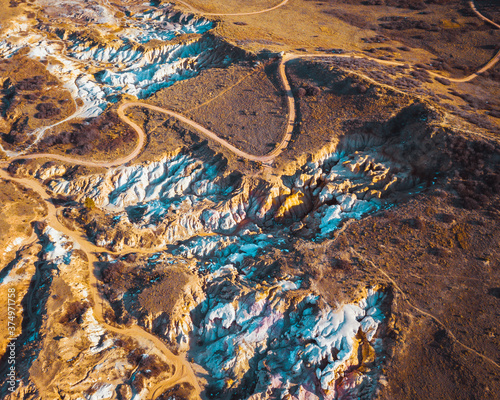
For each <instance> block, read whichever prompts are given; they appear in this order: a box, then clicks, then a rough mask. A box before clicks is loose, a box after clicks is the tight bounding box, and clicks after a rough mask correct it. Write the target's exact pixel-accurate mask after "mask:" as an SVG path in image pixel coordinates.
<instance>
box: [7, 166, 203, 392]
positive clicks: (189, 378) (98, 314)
mask: <svg viewBox="0 0 500 400" xmlns="http://www.w3.org/2000/svg"><path fill="white" fill-rule="evenodd" d="M0 178H2V179H5V180H10V181H13V182H16V183H18V184H20V185H22V186H24V187H27V188H29V189H31V190H33V191H35V192H36V193H38V194H39V195H40V197H41V198H42V200H43V201H44V202H45V204H46V205H47V216H46V221H47V223H48V225H49V226H51V227H52V228H54V229H55V230H57V231H59V232H61V233H63V234H65V235H66V236H68V237H69V239H70V240H71V241H73V242H74V243H77V244H78V245H79V246H80V248H81V250H82V251H83V252H84V253H85V255H86V256H87V258H88V269H89V277H90V282H89V288H90V294H91V297H92V300H93V303H94V305H93V312H94V317H95V319H96V320H97V321H98V322H99V323H100V324H101V325H102V326H103V327H104V328H105V329H106V330H108V331H110V332H114V333H117V334H120V335H125V336H130V337H131V338H142V339H144V340H145V341H146V342H148V343H150V345H151V346H152V347H155V348H156V349H158V350H159V351H160V352H161V353H163V354H164V355H165V357H166V358H167V359H168V361H169V363H171V364H172V366H173V368H174V374H173V376H171V377H169V378H167V379H165V380H162V381H161V382H160V383H159V384H157V385H156V386H155V387H154V390H152V392H153V393H157V394H158V395H160V394H161V393H163V392H164V391H165V390H167V389H168V388H171V387H172V386H174V385H176V384H177V383H180V382H187V383H189V384H191V385H192V386H193V387H194V388H195V389H196V390H197V392H198V393H200V391H201V389H200V387H199V385H198V380H197V379H196V376H195V375H194V372H193V370H192V369H191V366H190V365H189V363H188V362H187V361H186V360H185V359H184V358H182V357H179V356H176V355H175V354H173V353H172V352H171V351H170V350H169V349H168V348H167V346H166V345H165V344H164V343H163V342H162V341H161V340H160V339H159V338H158V337H156V336H155V335H152V334H150V333H149V332H147V331H145V330H144V329H142V328H140V327H139V326H137V325H134V326H132V327H130V328H118V327H115V326H112V325H109V324H108V323H106V322H105V320H104V317H103V307H102V301H101V298H100V295H99V292H98V289H97V288H98V282H97V278H96V276H95V274H94V269H93V266H94V263H96V262H97V258H96V256H95V252H102V251H103V249H102V248H100V247H97V246H95V245H94V244H93V243H91V242H89V241H88V239H87V237H86V236H85V235H84V234H81V233H78V232H75V231H72V230H70V229H68V228H67V227H65V226H64V225H62V224H61V223H60V222H59V220H58V218H57V212H56V208H55V206H54V204H53V203H52V201H51V198H50V196H49V195H48V194H47V192H46V191H45V189H44V187H43V186H42V185H41V184H40V183H39V182H38V181H35V180H33V179H28V178H14V177H12V176H10V175H9V174H8V173H7V172H6V171H5V170H4V169H0ZM29 300H30V302H31V301H32V296H30V297H29ZM27 309H28V313H29V315H30V316H32V314H31V310H32V304H28V305H27ZM151 398H153V397H151Z"/></svg>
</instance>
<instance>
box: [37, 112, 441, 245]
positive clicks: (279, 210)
mask: <svg viewBox="0 0 500 400" xmlns="http://www.w3.org/2000/svg"><path fill="white" fill-rule="evenodd" d="M422 110H424V109H423V108H422V107H421V106H419V105H416V106H412V107H409V109H407V110H403V111H402V112H401V113H400V114H399V115H398V116H396V117H395V118H394V119H393V120H391V121H389V122H388V123H387V124H386V125H385V126H382V127H379V128H378V129H379V130H381V129H382V128H385V130H383V131H382V130H381V131H380V132H376V131H372V132H371V133H367V132H364V133H351V134H347V135H345V136H342V137H340V138H339V139H338V141H337V142H335V143H332V144H331V145H329V146H327V147H326V148H324V149H322V150H321V151H319V152H318V153H317V154H315V155H312V156H310V157H309V161H306V162H305V163H304V164H302V165H300V164H298V165H297V164H296V165H295V167H294V168H293V167H292V166H288V167H287V173H286V175H281V176H280V175H274V176H271V178H270V179H269V180H263V179H255V178H250V177H248V176H246V175H242V174H240V173H236V172H232V173H231V171H229V169H228V168H227V166H226V161H225V160H224V159H223V158H222V157H221V156H220V155H219V156H215V157H214V156H213V153H212V152H211V151H210V150H209V149H208V148H206V147H205V148H204V149H203V148H202V149H201V150H200V149H198V150H197V151H196V152H195V153H193V154H188V153H186V152H183V151H180V152H177V153H175V154H172V155H170V156H167V157H165V158H163V159H161V160H160V161H157V162H150V163H144V164H140V165H134V166H130V167H119V168H115V169H111V170H109V171H108V172H107V173H106V174H104V175H103V174H99V175H89V176H85V177H81V178H78V179H72V180H68V179H65V177H64V175H63V176H62V177H60V178H54V179H52V180H50V182H49V187H50V189H51V190H52V191H53V192H54V193H56V194H64V195H67V196H71V197H73V198H74V199H75V200H77V201H79V202H82V203H83V202H84V200H85V199H86V198H91V199H93V200H94V202H95V204H96V205H97V206H98V207H100V208H102V209H103V210H104V211H105V212H106V213H107V214H108V215H109V216H112V217H113V218H112V219H113V223H112V226H111V227H110V226H109V225H106V226H99V224H98V223H93V224H92V230H93V232H92V234H93V235H94V238H95V240H96V243H98V244H99V245H105V246H111V247H115V248H121V247H123V245H124V244H126V245H129V246H132V247H134V246H159V245H165V244H168V243H173V242H175V241H179V240H186V239H188V238H190V237H193V236H196V235H200V234H207V233H222V234H228V235H229V234H234V233H235V232H237V231H238V230H240V229H246V228H248V229H250V230H254V231H255V232H259V231H261V230H265V229H268V228H269V227H270V226H276V223H278V224H281V225H283V226H284V227H287V226H290V225H291V227H292V229H293V230H294V231H296V232H302V233H303V234H304V235H306V236H310V235H314V236H319V237H327V236H328V235H329V234H330V233H331V232H332V231H334V230H335V229H337V228H338V227H339V225H340V224H341V223H342V221H345V220H346V219H350V218H354V219H359V218H361V217H362V216H363V215H365V214H367V213H370V212H373V211H375V210H377V209H379V208H381V207H385V206H388V205H391V204H394V203H396V202H399V201H402V200H403V199H404V198H405V197H407V196H408V195H410V194H412V193H414V192H416V191H418V190H421V189H422V188H424V187H426V186H427V185H429V184H432V183H433V180H434V179H435V178H436V177H437V175H438V174H439V173H440V172H442V170H443V169H446V165H447V159H446V157H444V156H443V157H435V156H433V155H434V154H436V147H435V146H436V143H438V142H439V141H441V140H442V139H443V138H444V136H445V132H444V131H438V130H436V129H434V130H432V129H431V128H430V127H426V126H425V124H419V125H417V128H419V129H422V130H421V131H416V130H409V128H408V127H407V126H405V125H404V124H403V125H402V123H401V121H399V122H398V120H402V119H403V118H405V115H406V114H408V113H415V112H422ZM424 111H425V110H424ZM413 128H415V127H413ZM51 168H53V167H51ZM54 173H56V172H55V171H54ZM38 175H39V176H42V175H43V176H44V177H45V178H47V177H48V175H49V173H48V172H46V171H38ZM94 222H95V221H94ZM292 224H293V225H292ZM110 228H111V229H110ZM131 228H133V229H131ZM148 230H149V231H150V232H151V234H153V235H154V237H155V239H154V241H151V243H146V242H144V237H145V236H144V232H145V231H148ZM118 232H119V235H117V233H118ZM118 236H119V237H118Z"/></svg>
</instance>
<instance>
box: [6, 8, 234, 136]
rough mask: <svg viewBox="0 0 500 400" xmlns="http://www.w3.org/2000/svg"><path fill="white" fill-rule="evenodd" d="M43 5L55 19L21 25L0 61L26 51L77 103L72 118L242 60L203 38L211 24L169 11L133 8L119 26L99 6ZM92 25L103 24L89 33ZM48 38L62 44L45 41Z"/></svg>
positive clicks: (226, 46) (21, 22) (96, 112)
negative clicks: (79, 103)
mask: <svg viewBox="0 0 500 400" xmlns="http://www.w3.org/2000/svg"><path fill="white" fill-rule="evenodd" d="M45 6H46V7H45V12H46V13H48V15H52V16H54V17H55V18H54V19H51V23H50V24H48V23H47V24H40V25H38V26H37V27H35V26H34V25H33V24H32V23H28V21H27V20H26V18H20V19H19V21H17V22H15V23H13V25H12V27H11V29H10V31H9V32H8V33H9V36H8V39H3V40H1V41H0V57H2V58H9V57H12V56H13V55H14V54H16V53H18V52H19V51H20V50H21V49H29V52H28V54H27V56H28V57H30V58H32V59H34V60H38V61H42V62H45V63H47V70H48V71H49V72H50V73H52V74H53V75H54V76H55V77H56V78H57V79H59V80H60V81H61V82H62V83H63V84H64V86H65V87H66V88H67V89H68V90H70V92H71V94H72V97H73V99H74V100H78V101H79V102H80V101H81V102H83V105H80V106H79V108H78V110H77V111H76V113H75V114H74V115H73V116H72V117H80V118H88V117H95V116H98V115H100V114H101V113H102V112H103V110H104V109H106V107H107V106H108V105H109V104H110V103H114V102H116V96H118V95H123V94H129V95H132V96H136V97H137V98H140V99H142V98H146V97H148V96H150V95H151V94H153V93H155V92H156V91H158V90H159V89H161V88H165V87H168V86H171V85H173V84H174V83H175V82H177V81H179V80H183V79H187V78H190V77H193V76H195V75H196V74H198V73H199V71H201V70H202V69H206V68H211V67H224V66H226V65H229V64H231V63H232V62H233V61H234V60H236V59H239V58H241V57H242V56H243V52H242V51H239V50H238V49H236V48H234V47H232V46H230V45H229V44H227V43H224V42H222V41H221V40H218V39H215V38H214V37H213V36H210V35H203V34H204V33H206V32H208V31H209V30H211V29H212V28H213V26H214V24H213V23H212V22H211V21H208V20H206V19H203V18H194V17H193V16H192V15H184V14H182V13H179V12H177V11H174V10H173V9H172V6H171V5H167V6H160V7H157V8H150V7H142V8H141V7H139V9H138V10H137V14H136V15H134V17H133V18H132V17H127V16H126V15H125V14H123V15H122V16H121V18H120V19H117V18H116V17H115V16H114V15H113V13H112V12H111V11H110V10H109V9H108V7H106V6H105V5H102V4H98V3H97V2H91V4H86V5H85V7H83V8H82V5H81V4H80V3H79V2H74V1H68V2H61V3H58V4H57V5H55V4H53V2H49V3H47V4H45ZM78 9H80V12H78V11H77V10H78ZM87 22H91V24H90V25H88V26H87V25H86V23H87ZM75 23H76V26H75ZM93 24H106V25H105V26H102V27H100V28H99V30H98V31H94V30H92V29H93ZM122 25H123V27H121V26H122ZM47 33H49V34H50V35H57V36H59V38H60V39H61V40H48V39H47ZM172 39H175V40H174V41H172V42H169V41H171V40H172ZM45 130H46V129H42V130H41V131H40V132H37V135H38V136H40V137H41V136H42V134H43V132H44V131H45Z"/></svg>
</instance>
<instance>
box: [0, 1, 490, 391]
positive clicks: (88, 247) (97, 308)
mask: <svg viewBox="0 0 500 400" xmlns="http://www.w3.org/2000/svg"><path fill="white" fill-rule="evenodd" d="M288 2H289V0H284V1H282V2H280V3H279V4H277V5H276V6H273V7H270V8H267V9H264V10H260V11H254V12H247V13H227V14H217V13H204V12H202V11H200V10H197V9H195V8H193V7H192V6H191V5H189V4H188V3H187V2H184V1H179V3H181V4H183V5H185V6H187V7H188V8H189V9H190V10H192V11H193V12H196V13H199V14H203V15H209V16H237V15H255V14H262V13H266V12H270V11H273V10H276V9H277V8H280V7H282V6H284V5H286V4H287V3H288ZM469 4H470V6H471V8H472V10H473V11H474V12H475V13H476V14H477V15H478V16H479V18H481V19H482V20H484V21H485V22H488V23H490V24H493V25H494V26H496V27H497V28H500V25H498V24H496V23H495V22H493V21H491V20H489V19H488V18H486V17H484V16H483V15H482V14H481V13H480V12H479V11H478V10H477V9H476V7H475V5H474V2H473V1H472V0H471V1H470V2H469ZM312 57H318V58H325V57H341V58H342V57H349V58H351V57H354V58H364V59H370V60H373V61H376V62H378V63H381V64H385V65H392V66H396V65H404V63H401V62H395V61H385V60H378V59H376V58H372V57H368V56H365V55H349V54H345V55H343V54H329V55H322V54H305V55H304V54H294V53H290V54H286V55H284V56H283V57H282V59H281V62H280V64H279V68H278V71H279V76H280V79H281V81H282V84H283V88H284V90H285V92H286V97H287V105H288V118H287V124H286V128H285V132H284V134H283V138H282V139H281V141H280V142H279V143H278V144H277V146H276V147H275V149H273V150H272V151H271V152H269V153H267V154H265V155H260V156H259V155H254V154H250V153H247V152H244V151H242V150H240V149H238V148H236V147H235V146H233V145H232V144H230V143H229V142H228V141H226V140H224V139H222V138H220V137H219V136H218V135H217V134H216V133H214V132H212V131H210V130H208V129H206V128H205V127H203V126H202V125H200V124H198V123H197V122H195V121H193V120H191V119H189V118H187V117H185V116H183V115H181V114H179V113H177V112H175V111H172V110H168V109H164V108H161V107H157V106H154V105H150V104H145V103H142V102H138V101H133V102H126V103H124V104H122V105H121V106H120V107H119V108H118V110H117V113H118V116H119V118H120V119H121V120H122V121H124V122H125V123H127V124H128V125H129V126H130V127H131V128H132V129H134V130H135V131H136V132H137V134H138V141H137V145H136V146H135V148H134V150H133V151H132V152H131V153H130V154H128V155H127V156H125V157H122V158H119V159H115V160H114V161H108V162H98V161H89V160H82V159H75V158H72V157H66V156H62V155H54V154H49V153H41V154H30V155H24V156H16V157H12V158H10V159H9V162H11V161H13V160H15V159H38V158H49V159H52V160H58V161H62V162H67V163H74V164H79V165H84V166H90V167H105V168H110V167H116V166H120V165H124V164H126V163H128V162H130V161H132V160H133V159H135V158H136V157H137V156H138V155H139V154H140V152H141V150H142V148H143V146H144V143H145V138H146V134H145V132H144V130H143V129H142V128H141V127H140V126H139V125H138V124H137V123H135V122H134V121H132V120H131V119H130V118H129V117H128V116H127V115H126V113H125V111H126V110H127V109H128V108H131V107H143V108H148V109H150V110H153V111H158V112H161V113H163V114H166V115H169V116H171V117H174V118H176V119H178V120H179V121H181V122H183V123H185V124H187V125H189V126H191V127H193V128H195V129H196V130H197V131H198V132H200V133H201V134H202V135H204V136H205V137H207V138H209V139H210V140H214V141H215V142H217V143H219V144H220V145H222V146H223V147H225V148H227V149H228V150H230V151H231V152H233V153H234V154H236V155H238V156H240V157H244V158H246V159H248V160H251V161H257V162H262V163H270V162H272V161H273V160H274V159H275V158H276V157H277V156H278V155H279V154H281V153H282V152H283V151H284V150H285V149H286V148H287V146H288V143H289V141H290V139H291V134H292V132H293V127H294V124H295V119H296V109H295V100H294V97H293V93H292V89H291V87H290V83H289V81H288V79H287V77H286V72H285V68H286V63H287V62H288V61H290V60H294V59H299V58H312ZM499 60H500V51H499V52H498V53H497V54H496V55H495V56H494V57H493V58H492V59H491V60H490V61H489V62H488V63H487V64H486V65H484V66H483V67H482V68H480V69H479V70H478V71H476V72H475V73H473V74H471V75H469V76H466V77H464V78H448V77H445V76H442V75H440V74H437V73H434V72H429V73H430V74H431V75H433V76H435V77H440V78H445V79H448V80H449V81H451V82H457V83H458V82H468V81H470V80H472V79H474V78H476V77H477V76H478V75H479V74H481V73H483V72H485V71H487V70H488V69H490V68H491V67H493V66H494V65H495V64H496V63H497V62H498V61H499ZM77 112H78V109H77ZM66 120H67V119H66ZM6 165H8V162H6V163H0V167H3V166H6ZM0 178H2V179H5V180H11V181H13V182H16V183H18V184H20V185H22V186H25V187H28V188H30V189H32V190H34V191H35V192H36V193H38V194H39V195H40V196H41V198H42V200H43V201H44V202H45V203H46V204H47V207H48V215H47V217H46V219H47V221H48V223H49V225H50V226H51V227H53V228H54V229H56V230H57V231H60V232H62V233H63V234H65V235H66V236H68V237H69V238H70V240H72V241H74V242H75V243H77V244H78V245H79V246H80V248H81V250H82V251H83V252H84V253H85V254H86V256H87V258H88V269H89V277H90V282H89V286H90V293H91V296H92V299H93V303H94V306H93V310H94V316H95V318H96V319H97V321H99V323H100V324H101V325H102V326H103V327H105V328H106V329H107V330H108V331H111V332H114V333H117V334H121V335H126V336H130V337H135V338H141V339H143V340H145V341H146V342H148V343H149V344H150V345H151V346H152V347H155V348H156V349H157V350H159V351H160V352H161V353H163V354H164V355H165V356H166V358H167V359H168V360H169V361H170V362H171V363H172V364H173V367H174V374H173V375H172V376H171V377H169V378H168V379H166V380H163V381H161V382H159V383H158V384H157V385H156V386H154V387H153V388H152V389H151V390H150V393H149V398H150V399H155V398H156V397H157V396H159V395H161V394H162V393H163V392H164V391H165V390H167V389H169V388H171V387H172V386H174V385H175V384H177V383H180V382H187V383H189V384H191V385H192V386H193V387H194V388H195V390H196V391H197V393H200V392H201V389H200V387H199V385H198V381H197V378H196V376H195V374H194V372H193V370H192V369H191V366H190V365H189V363H188V362H187V361H186V360H185V359H183V358H182V357H179V356H176V355H174V354H173V353H172V352H171V351H170V350H169V349H168V348H167V347H166V345H165V344H164V343H163V342H162V341H161V340H160V339H159V338H158V337H156V336H155V335H152V334H150V333H148V332H147V331H145V330H143V329H142V328H140V327H139V326H136V325H134V326H132V327H130V328H117V327H115V326H112V325H109V324H107V323H106V322H105V320H104V317H103V304H102V301H101V297H100V295H99V293H98V289H97V288H98V282H97V278H96V276H95V275H94V270H93V266H94V264H95V263H96V262H97V258H96V256H95V253H99V252H102V251H104V249H102V248H100V247H97V246H95V245H94V244H92V243H91V242H89V241H88V239H87V237H86V236H85V235H83V234H81V233H78V232H75V231H72V230H70V229H68V228H66V227H65V226H64V225H62V224H61V223H60V222H59V220H58V218H57V212H56V208H55V206H54V205H53V203H52V202H51V197H50V196H49V195H48V194H47V192H46V190H45V188H44V187H43V186H42V185H41V184H40V183H39V182H38V181H36V180H34V179H28V178H14V177H12V176H10V175H9V174H8V173H7V172H6V171H5V170H3V169H0ZM155 251H157V250H155ZM141 252H147V251H146V250H144V251H141ZM374 267H375V268H377V267H376V266H375V265H374ZM381 272H382V273H384V272H383V271H381ZM384 274H385V273H384ZM385 275H386V274H385ZM387 278H388V279H390V280H391V281H392V283H393V284H394V285H395V287H396V289H397V290H399V291H400V292H402V290H401V289H400V288H399V286H398V285H397V283H396V282H395V281H394V280H392V278H390V277H389V276H387ZM402 293H403V295H404V292H402ZM405 300H406V301H408V299H405ZM408 303H409V304H410V306H411V307H413V308H414V309H416V310H417V311H418V312H420V313H422V314H424V315H427V316H428V317H430V318H432V319H433V320H435V321H436V322H437V323H439V324H440V325H443V324H442V322H441V321H439V320H438V319H437V318H436V317H434V316H433V315H431V314H428V313H427V312H425V311H424V310H421V309H419V308H417V307H416V306H414V305H413V304H411V303H410V302H409V301H408ZM28 306H29V307H28V312H30V310H31V304H29V305H28ZM443 326H444V325H443ZM450 333H451V332H450ZM451 335H452V337H453V338H454V339H455V340H456V341H457V343H459V344H460V345H461V346H463V347H464V348H466V349H467V350H469V351H471V352H473V353H474V354H476V355H478V356H480V357H482V358H483V359H485V360H486V361H489V362H491V363H493V364H494V365H496V366H497V367H499V365H498V364H497V363H495V362H494V361H493V360H491V359H489V358H488V357H486V356H483V355H482V354H480V353H478V352H477V351H475V350H474V349H472V348H470V347H468V346H466V345H465V344H463V343H461V342H459V341H458V340H457V339H456V337H455V336H454V335H453V334H452V333H451Z"/></svg>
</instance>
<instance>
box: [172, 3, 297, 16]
mask: <svg viewBox="0 0 500 400" xmlns="http://www.w3.org/2000/svg"><path fill="white" fill-rule="evenodd" d="M288 1H289V0H283V1H282V2H281V3H279V4H277V5H275V6H274V7H270V8H265V9H264V10H258V11H250V12H243V13H228V14H221V13H206V12H204V11H201V10H198V9H197V8H195V7H193V6H192V5H190V4H189V3H187V2H185V1H181V0H177V3H179V4H183V5H184V6H186V7H187V8H189V10H191V12H194V13H196V14H203V15H211V16H216V17H228V16H243V15H256V14H264V13H267V12H269V11H273V10H276V9H277V8H280V7H283V6H284V5H285V4H286V3H288Z"/></svg>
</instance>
